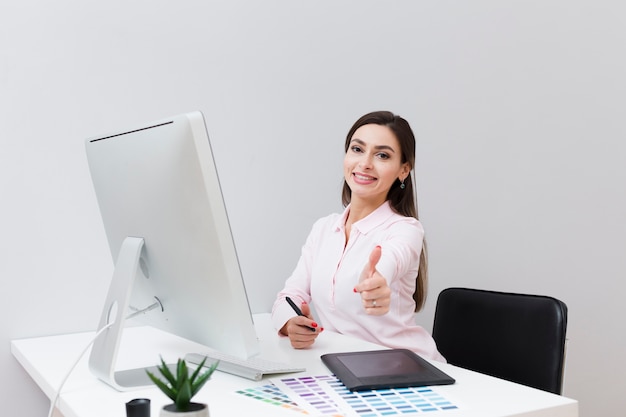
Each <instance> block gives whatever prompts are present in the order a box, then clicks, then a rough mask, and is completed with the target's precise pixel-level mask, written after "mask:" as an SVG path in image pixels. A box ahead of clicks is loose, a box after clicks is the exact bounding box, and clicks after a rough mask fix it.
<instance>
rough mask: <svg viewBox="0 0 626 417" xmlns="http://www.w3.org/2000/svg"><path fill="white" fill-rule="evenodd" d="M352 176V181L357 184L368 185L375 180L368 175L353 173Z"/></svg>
mask: <svg viewBox="0 0 626 417" xmlns="http://www.w3.org/2000/svg"><path fill="white" fill-rule="evenodd" d="M352 176H353V177H354V180H355V181H356V182H357V183H370V182H373V181H376V178H375V177H372V176H370V175H363V174H358V173H353V174H352Z"/></svg>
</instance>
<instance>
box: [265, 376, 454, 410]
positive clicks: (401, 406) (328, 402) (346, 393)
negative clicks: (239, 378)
mask: <svg viewBox="0 0 626 417" xmlns="http://www.w3.org/2000/svg"><path fill="white" fill-rule="evenodd" d="M274 384H275V386H276V387H277V388H278V389H279V390H280V391H281V392H283V393H284V394H286V396H287V397H289V398H290V399H291V400H292V401H293V403H295V404H298V405H299V406H300V407H302V408H304V409H306V410H307V411H308V412H309V413H310V414H311V415H313V416H321V417H338V416H344V417H356V416H358V417H385V416H398V415H402V416H406V415H413V414H418V415H423V414H428V415H431V416H435V415H446V414H450V411H459V410H460V407H459V406H458V404H455V403H453V402H452V401H450V400H448V399H447V398H445V397H444V396H443V395H441V394H440V393H439V392H437V390H436V388H434V387H409V388H395V389H384V390H372V391H359V392H351V391H350V390H348V389H347V388H346V387H345V386H344V385H343V384H342V383H341V381H339V379H337V377H335V376H334V375H322V376H306V377H298V378H283V379H279V380H275V381H274ZM455 414H456V413H455Z"/></svg>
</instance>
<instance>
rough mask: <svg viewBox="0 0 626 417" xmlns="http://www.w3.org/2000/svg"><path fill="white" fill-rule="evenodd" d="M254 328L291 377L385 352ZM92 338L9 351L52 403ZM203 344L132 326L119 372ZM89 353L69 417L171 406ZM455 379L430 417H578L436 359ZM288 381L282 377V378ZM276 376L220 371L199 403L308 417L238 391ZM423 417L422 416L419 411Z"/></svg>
mask: <svg viewBox="0 0 626 417" xmlns="http://www.w3.org/2000/svg"><path fill="white" fill-rule="evenodd" d="M254 319H255V326H256V329H257V334H258V336H259V339H260V341H261V348H262V352H263V354H264V356H266V357H267V358H269V359H274V360H279V361H288V362H291V363H294V364H296V365H299V366H303V367H305V368H306V369H307V370H306V371H305V372H304V373H297V374H292V375H291V376H294V377H300V376H308V375H311V376H317V375H330V372H329V371H328V369H327V368H326V367H325V366H324V364H323V363H322V361H321V360H320V355H322V354H324V353H328V352H342V351H343V352H347V351H356V350H373V349H380V347H379V346H377V345H374V344H371V343H367V342H363V341H360V340H357V339H353V338H350V337H346V336H343V335H339V334H336V333H332V332H328V331H327V332H324V333H322V334H321V335H320V336H319V337H318V339H317V341H316V342H315V345H314V347H313V348H311V349H304V350H296V349H293V348H291V346H290V344H289V340H288V339H287V338H283V337H279V336H277V335H276V332H275V331H274V330H273V329H272V326H271V323H270V319H269V315H268V314H259V315H255V317H254ZM93 336H94V333H93V332H90V333H77V334H68V335H61V336H49V337H40V338H32V339H21V340H14V341H12V342H11V351H12V353H13V355H14V356H15V358H16V359H17V360H18V361H19V362H20V364H21V365H22V366H23V367H24V369H25V370H26V371H27V372H28V373H29V374H30V376H31V377H32V378H33V379H34V380H35V382H36V383H37V384H38V385H39V387H40V388H41V389H42V391H43V392H44V393H45V394H46V395H47V396H48V397H50V398H52V397H53V396H54V394H55V390H56V389H57V387H58V386H59V384H60V383H61V381H62V380H63V378H64V377H65V375H66V374H67V372H68V371H69V369H70V367H71V366H72V365H73V364H74V362H75V361H76V359H77V358H78V356H79V355H80V353H81V352H82V351H83V350H84V349H85V346H87V345H88V344H89V342H90V341H91V339H92V338H93ZM201 349H202V348H201V346H199V345H197V344H195V343H193V342H189V341H187V340H184V339H180V338H177V337H174V336H172V335H169V334H166V333H163V332H160V331H158V330H156V329H153V328H150V327H129V328H127V329H125V330H124V337H123V339H122V343H121V346H120V350H119V357H118V369H129V368H137V367H147V366H153V365H155V364H156V363H157V362H158V361H159V356H160V355H161V356H163V358H164V359H165V360H166V361H175V360H176V359H177V358H178V357H182V356H184V355H185V354H186V353H188V352H200V351H201ZM88 356H89V355H88V354H86V355H85V357H83V358H82V359H81V360H80V362H79V363H78V365H77V367H76V368H75V369H74V371H73V372H72V374H71V375H70V377H69V378H68V380H67V382H66V383H65V386H64V388H63V390H62V394H61V396H60V398H59V401H58V404H57V407H58V408H59V410H60V411H61V412H62V413H63V415H64V416H65V417H87V416H89V417H99V416H103V417H104V416H107V417H110V416H122V417H123V416H125V403H126V402H128V401H130V400H131V399H133V398H150V400H151V403H152V409H151V414H152V416H154V417H156V416H158V415H159V410H160V408H161V407H162V406H163V405H165V404H167V403H169V402H170V401H169V399H168V398H166V397H165V396H164V395H163V394H162V393H161V392H160V391H159V390H158V389H157V388H152V387H150V388H146V389H138V390H134V391H128V392H118V391H116V390H114V389H113V388H110V387H109V386H108V385H106V384H105V383H103V382H101V381H99V380H98V379H97V378H95V377H94V376H93V375H92V374H91V372H90V371H89V369H88ZM433 364H435V365H436V366H437V367H439V368H440V369H441V370H443V371H444V372H446V373H447V374H449V375H450V376H452V377H453V378H455V379H456V383H455V384H454V385H447V386H441V387H437V390H438V391H439V392H440V393H441V394H442V395H443V396H445V398H446V399H448V400H451V401H453V402H454V403H455V404H456V405H458V406H459V408H458V409H456V410H448V411H436V412H430V413H429V414H430V415H432V416H440V415H441V416H450V417H456V416H463V417H474V416H476V417H479V416H480V417H499V416H526V417H531V416H532V417H540V416H542V417H543V416H545V417H547V416H550V417H576V416H578V403H577V401H575V400H572V399H569V398H566V397H562V396H558V395H554V394H550V393H547V392H544V391H540V390H536V389H533V388H529V387H525V386H522V385H519V384H514V383H512V382H508V381H503V380H500V379H497V378H493V377H489V376H486V375H482V374H479V373H476V372H472V371H468V370H465V369H462V368H458V367H455V366H452V365H449V364H441V363H438V362H433ZM282 377H284V376H281V377H278V378H282ZM275 379H277V377H273V378H269V377H268V378H264V379H263V380H262V381H256V382H255V381H251V380H248V379H244V378H239V377H236V376H233V375H229V374H225V373H222V372H215V373H214V374H213V376H212V377H211V380H210V381H209V382H208V383H207V385H205V387H204V388H203V389H202V390H201V391H200V393H199V394H198V395H197V396H196V397H194V400H195V401H198V402H205V403H208V404H209V408H210V414H211V417H222V416H233V415H255V416H272V417H275V416H292V417H297V416H298V415H300V416H303V415H304V414H300V413H298V412H296V411H294V410H293V409H289V408H284V407H283V408H281V407H277V406H276V405H270V404H266V403H263V402H261V401H259V400H255V399H252V398H246V397H244V396H242V395H241V394H238V393H237V391H240V390H243V389H248V388H250V389H257V388H261V387H263V386H265V385H267V384H269V383H270V382H272V380H275ZM420 415H421V414H420Z"/></svg>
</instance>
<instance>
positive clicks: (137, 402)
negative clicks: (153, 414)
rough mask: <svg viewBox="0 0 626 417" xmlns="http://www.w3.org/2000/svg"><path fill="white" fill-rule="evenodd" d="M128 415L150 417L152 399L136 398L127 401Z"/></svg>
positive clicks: (130, 416)
mask: <svg viewBox="0 0 626 417" xmlns="http://www.w3.org/2000/svg"><path fill="white" fill-rule="evenodd" d="M126 417H150V400H149V399H147V398H135V399H134V400H130V401H129V402H127V403H126Z"/></svg>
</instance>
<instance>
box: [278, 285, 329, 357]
mask: <svg viewBox="0 0 626 417" xmlns="http://www.w3.org/2000/svg"><path fill="white" fill-rule="evenodd" d="M287 302H288V303H289V305H291V308H293V310H294V311H295V312H296V314H297V316H295V317H292V318H291V319H289V321H287V323H285V325H284V326H283V328H282V329H281V333H283V334H285V335H287V336H289V340H290V341H291V346H293V347H294V348H296V349H303V348H307V347H309V346H311V345H312V344H313V342H315V339H316V338H317V336H318V335H319V334H320V332H321V331H322V330H324V328H323V327H319V326H318V325H317V323H316V322H315V321H314V320H313V317H312V316H311V308H310V307H309V305H308V304H307V303H302V306H301V308H299V307H298V306H297V305H296V304H294V303H293V302H292V301H291V299H290V298H289V297H287Z"/></svg>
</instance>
